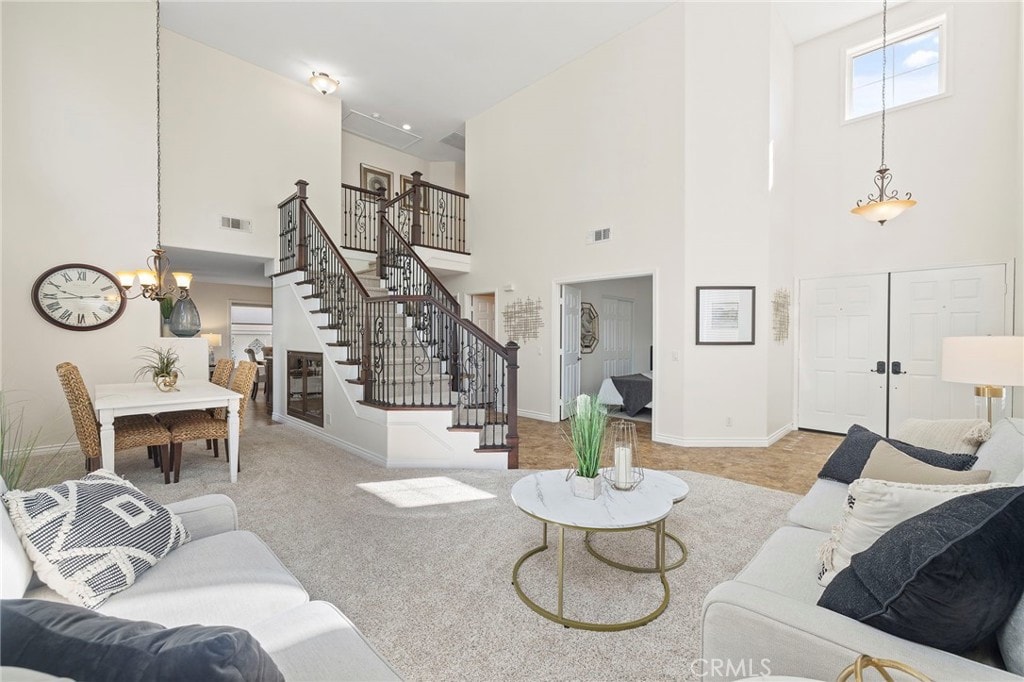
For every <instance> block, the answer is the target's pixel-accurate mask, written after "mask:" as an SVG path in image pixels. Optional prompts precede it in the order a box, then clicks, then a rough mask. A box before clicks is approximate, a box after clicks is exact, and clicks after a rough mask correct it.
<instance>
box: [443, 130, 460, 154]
mask: <svg viewBox="0 0 1024 682" xmlns="http://www.w3.org/2000/svg"><path fill="white" fill-rule="evenodd" d="M441 144H446V145H448V146H449V147H455V148H456V149H458V150H460V151H466V136H465V135H463V134H462V133H460V132H459V131H457V130H456V131H455V132H454V133H452V134H451V135H449V136H448V137H443V138H441Z"/></svg>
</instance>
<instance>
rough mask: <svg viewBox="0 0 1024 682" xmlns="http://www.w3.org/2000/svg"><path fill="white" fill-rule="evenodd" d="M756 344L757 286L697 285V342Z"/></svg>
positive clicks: (729, 344) (731, 344) (735, 344)
mask: <svg viewBox="0 0 1024 682" xmlns="http://www.w3.org/2000/svg"><path fill="white" fill-rule="evenodd" d="M753 343H754V287H697V344H698V345H720V346H742V345H753Z"/></svg>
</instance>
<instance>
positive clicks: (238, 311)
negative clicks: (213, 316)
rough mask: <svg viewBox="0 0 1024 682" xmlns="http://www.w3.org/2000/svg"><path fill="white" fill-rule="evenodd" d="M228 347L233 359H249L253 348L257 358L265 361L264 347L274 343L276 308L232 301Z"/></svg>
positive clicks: (236, 360)
mask: <svg viewBox="0 0 1024 682" xmlns="http://www.w3.org/2000/svg"><path fill="white" fill-rule="evenodd" d="M228 323H229V324H228V334H229V340H228V348H229V349H230V352H231V359H232V360H234V361H235V362H236V363H237V362H238V361H239V360H248V359H249V358H248V354H247V353H246V350H247V349H248V350H252V351H253V353H254V355H255V356H256V360H258V361H261V362H262V361H263V349H264V348H265V347H266V346H269V345H270V344H271V343H273V340H272V339H273V332H274V309H273V307H272V306H270V305H266V304H258V303H235V302H232V303H231V312H230V316H229V318H228Z"/></svg>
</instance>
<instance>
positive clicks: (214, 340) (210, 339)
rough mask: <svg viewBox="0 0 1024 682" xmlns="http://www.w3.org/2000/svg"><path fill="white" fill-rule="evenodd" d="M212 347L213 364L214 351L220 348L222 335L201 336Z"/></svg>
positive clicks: (211, 357)
mask: <svg viewBox="0 0 1024 682" xmlns="http://www.w3.org/2000/svg"><path fill="white" fill-rule="evenodd" d="M200 336H202V337H203V338H204V339H206V344H207V345H208V346H209V347H210V364H211V365H212V364H213V349H214V348H220V334H200Z"/></svg>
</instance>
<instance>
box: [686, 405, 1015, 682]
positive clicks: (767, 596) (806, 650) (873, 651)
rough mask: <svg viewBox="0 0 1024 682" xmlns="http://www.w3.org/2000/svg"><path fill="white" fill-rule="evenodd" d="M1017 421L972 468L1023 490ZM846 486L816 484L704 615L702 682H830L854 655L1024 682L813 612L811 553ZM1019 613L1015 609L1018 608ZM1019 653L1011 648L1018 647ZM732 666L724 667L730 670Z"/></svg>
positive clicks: (816, 591)
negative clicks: (768, 677)
mask: <svg viewBox="0 0 1024 682" xmlns="http://www.w3.org/2000/svg"><path fill="white" fill-rule="evenodd" d="M1022 431H1024V420H1021V419H1013V420H1003V421H1001V422H999V423H997V424H996V425H995V426H994V427H993V428H992V436H991V438H990V439H989V440H988V441H987V442H985V443H983V444H982V445H981V447H980V448H979V449H978V452H977V455H978V462H977V463H976V464H975V468H977V469H989V470H991V471H992V477H991V481H992V482H1006V483H1015V484H1016V485H1024V436H1022V435H1021V434H1022ZM847 487H848V486H847V485H846V484H843V483H837V482H834V481H826V480H818V481H817V482H816V483H815V484H814V485H813V486H812V487H811V489H810V490H809V491H808V493H807V495H806V496H804V497H803V498H802V499H801V500H800V501H799V502H798V503H797V504H796V505H795V506H794V507H793V508H792V509H791V510H790V512H789V516H788V519H789V523H790V524H791V525H787V526H784V527H782V528H780V529H779V530H777V531H776V532H775V533H774V534H773V535H772V536H771V537H770V538H769V539H768V541H767V542H766V543H765V544H764V546H763V547H762V548H761V550H760V551H759V552H758V554H757V555H756V556H755V557H754V558H753V560H751V562H750V563H749V564H748V565H747V566H746V567H745V568H744V569H743V570H742V571H741V572H740V573H739V575H737V576H736V577H735V578H734V579H733V580H730V581H728V582H725V583H723V584H721V585H718V586H717V587H715V588H714V589H713V590H712V591H711V592H710V593H709V594H708V596H707V597H706V598H705V600H704V608H703V633H702V645H703V651H702V657H701V658H702V659H703V660H704V661H705V664H704V665H705V673H706V675H705V677H704V678H703V679H714V680H727V679H736V678H742V677H746V676H748V675H749V674H750V670H751V669H752V667H753V669H754V670H761V667H760V666H762V661H764V664H763V665H764V666H766V667H767V668H768V669H770V670H771V674H772V675H790V676H799V677H805V678H810V679H814V680H834V679H836V677H837V676H838V675H839V673H840V671H842V670H843V668H845V667H846V666H847V665H849V664H850V663H852V662H853V661H854V660H855V659H856V658H857V656H858V655H860V654H868V655H871V656H875V657H878V658H888V659H895V660H897V661H900V662H902V663H905V664H907V665H909V666H911V667H913V668H915V669H917V670H919V671H921V672H923V673H924V674H926V675H928V676H929V677H931V678H932V679H933V680H972V681H974V682H980V681H982V680H1018V682H1019V681H1020V680H1024V677H1020V676H1018V675H1014V674H1012V673H1009V672H1007V671H1006V670H1002V669H999V668H997V667H993V666H991V665H986V664H983V663H980V662H977V661H974V660H970V659H967V658H964V657H961V656H957V655H954V654H951V653H948V652H945V651H941V650H938V649H934V648H932V647H928V646H924V645H922V644H917V643H914V642H910V641H907V640H904V639H900V638H898V637H895V636H893V635H889V634H887V633H885V632H882V631H881V630H876V629H875V628H872V627H870V626H868V625H864V624H863V623H860V622H858V621H855V620H853V619H850V618H847V617H846V616H842V615H840V614H838V613H835V612H833V611H829V610H827V609H824V608H822V607H819V606H817V601H818V598H819V597H820V596H821V593H822V592H823V591H824V588H823V587H821V586H820V585H819V584H818V581H817V577H816V572H817V568H818V562H817V550H818V547H820V546H821V544H822V542H824V541H825V539H826V538H827V537H828V534H829V532H830V530H831V528H832V526H833V525H834V524H836V523H838V521H839V519H840V517H841V515H842V509H843V503H844V500H845V498H846V494H847ZM1020 608H1024V605H1022V606H1018V609H1020ZM1019 645H1021V644H1020V643H1018V646H1019ZM730 662H731V665H730Z"/></svg>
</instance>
